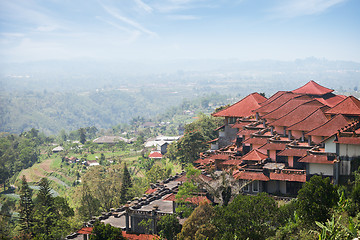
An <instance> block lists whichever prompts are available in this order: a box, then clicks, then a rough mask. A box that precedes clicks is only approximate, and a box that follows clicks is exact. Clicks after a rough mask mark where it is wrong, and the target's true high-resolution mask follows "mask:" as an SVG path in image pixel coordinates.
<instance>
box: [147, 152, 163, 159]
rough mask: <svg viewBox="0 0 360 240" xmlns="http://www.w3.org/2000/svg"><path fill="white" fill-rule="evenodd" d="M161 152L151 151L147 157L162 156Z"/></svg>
mask: <svg viewBox="0 0 360 240" xmlns="http://www.w3.org/2000/svg"><path fill="white" fill-rule="evenodd" d="M162 157H163V156H162V154H161V153H160V152H152V153H150V154H149V158H162Z"/></svg>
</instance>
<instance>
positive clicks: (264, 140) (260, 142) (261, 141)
mask: <svg viewBox="0 0 360 240" xmlns="http://www.w3.org/2000/svg"><path fill="white" fill-rule="evenodd" d="M268 139H269V138H260V137H252V138H248V139H246V140H245V141H243V143H246V144H256V145H264V144H265V143H267V141H268Z"/></svg>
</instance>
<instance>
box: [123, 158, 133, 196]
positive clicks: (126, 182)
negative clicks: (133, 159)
mask: <svg viewBox="0 0 360 240" xmlns="http://www.w3.org/2000/svg"><path fill="white" fill-rule="evenodd" d="M131 187H132V181H131V176H130V173H129V170H128V168H127V166H126V164H124V170H123V175H122V184H121V189H120V202H121V203H126V201H128V200H130V199H131V197H132V196H131V195H130V194H129V191H128V190H129V188H131Z"/></svg>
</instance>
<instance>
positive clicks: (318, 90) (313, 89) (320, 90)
mask: <svg viewBox="0 0 360 240" xmlns="http://www.w3.org/2000/svg"><path fill="white" fill-rule="evenodd" d="M333 91H334V90H332V89H329V88H326V87H323V86H321V85H320V84H318V83H316V82H314V81H312V80H311V81H310V82H308V83H306V84H305V85H304V86H302V87H299V88H298V89H295V90H293V91H292V92H293V93H298V94H309V95H325V94H327V93H331V92H333Z"/></svg>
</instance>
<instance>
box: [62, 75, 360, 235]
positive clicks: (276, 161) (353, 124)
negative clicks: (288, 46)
mask: <svg viewBox="0 0 360 240" xmlns="http://www.w3.org/2000/svg"><path fill="white" fill-rule="evenodd" d="M212 115H213V116H214V117H224V125H223V126H221V127H219V128H218V129H217V131H219V137H218V138H216V139H214V140H212V141H210V142H209V143H210V144H211V147H210V148H211V149H210V150H208V151H207V152H204V153H202V154H201V156H200V158H199V159H198V160H196V161H195V162H194V164H195V166H196V167H197V168H198V169H201V170H202V174H201V175H200V178H201V179H202V181H203V182H207V183H209V184H210V185H211V184H213V185H216V184H217V183H216V182H217V180H216V179H214V178H212V175H210V172H212V173H213V172H214V171H215V173H217V175H219V174H220V173H221V172H224V171H225V172H227V173H229V174H230V175H231V176H232V177H233V179H235V181H236V182H237V183H236V184H237V185H238V186H240V187H239V189H240V191H241V192H245V193H249V194H253V193H257V192H268V193H271V194H275V195H287V196H291V195H296V194H297V192H298V190H299V189H300V188H301V187H302V184H303V183H304V182H306V181H307V180H309V179H310V177H311V176H312V175H323V176H326V177H330V178H331V179H332V180H333V182H334V183H339V182H340V181H346V180H347V178H349V176H350V175H351V172H352V171H353V170H355V168H356V167H357V164H358V163H359V162H358V159H360V100H358V99H357V98H355V97H353V96H349V97H346V96H342V95H335V94H334V93H333V90H332V89H328V88H325V87H323V86H321V85H319V84H317V83H316V82H314V81H310V82H308V83H307V84H305V85H304V86H302V87H300V88H298V89H295V90H293V91H279V92H277V93H275V94H274V95H273V96H271V97H269V98H265V97H264V96H262V95H261V94H259V93H252V94H250V95H248V96H247V97H245V98H243V99H242V100H240V101H239V102H237V103H235V104H233V105H231V106H229V107H228V108H226V109H223V110H221V111H219V112H216V113H214V114H212ZM356 162H357V164H355V163H356ZM185 181H187V178H186V175H185V172H183V173H181V174H177V175H176V176H173V177H170V178H169V179H166V180H164V181H162V182H158V183H157V184H154V185H152V186H151V187H150V188H149V189H148V190H147V191H146V193H145V194H144V196H143V197H142V198H138V199H134V200H133V201H132V202H128V204H126V205H124V206H122V207H121V208H118V209H111V211H110V212H108V213H103V214H102V215H101V216H99V217H96V218H97V219H99V220H101V221H102V222H104V223H110V224H111V225H112V226H115V227H118V228H122V229H123V234H125V235H126V237H127V238H129V239H152V238H153V237H155V236H154V235H148V234H143V233H145V229H144V228H143V227H142V226H141V224H140V222H141V221H142V220H149V219H152V220H154V221H153V224H152V225H151V226H150V227H151V228H152V229H151V232H153V233H157V231H156V224H155V223H156V221H157V219H158V217H159V216H162V215H165V214H174V213H175V208H176V201H175V196H176V194H177V191H178V187H179V186H180V185H181V184H182V183H183V182H185ZM203 190H204V189H203ZM186 201H187V202H189V203H191V204H195V205H198V204H199V202H201V201H208V202H210V201H211V202H213V201H215V202H216V199H214V198H213V197H212V196H210V195H209V193H207V192H206V190H204V191H203V192H201V191H200V192H199V193H197V194H196V195H194V196H193V197H191V198H189V199H186ZM94 221H95V218H94V219H92V220H90V221H89V222H88V223H86V224H85V226H84V227H83V228H82V229H81V230H79V231H78V232H77V233H75V235H76V236H75V235H74V236H73V237H71V236H68V239H80V238H81V235H83V237H84V239H86V237H87V235H88V234H91V230H92V224H93V223H94ZM82 231H84V232H82ZM87 231H88V232H87ZM130 233H136V234H130Z"/></svg>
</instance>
